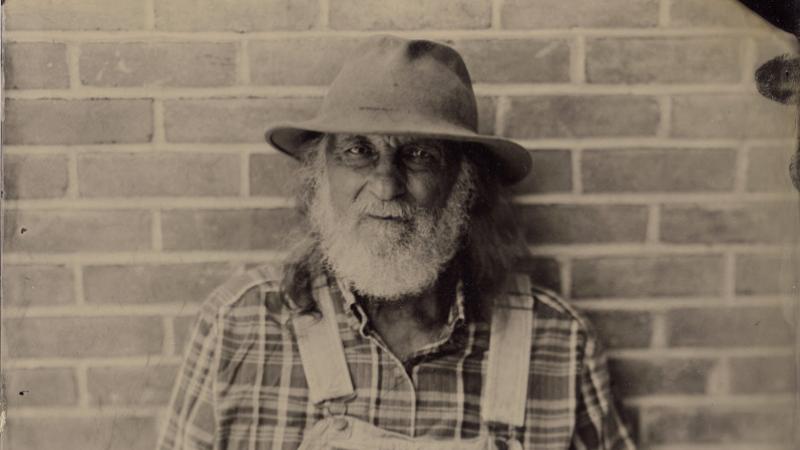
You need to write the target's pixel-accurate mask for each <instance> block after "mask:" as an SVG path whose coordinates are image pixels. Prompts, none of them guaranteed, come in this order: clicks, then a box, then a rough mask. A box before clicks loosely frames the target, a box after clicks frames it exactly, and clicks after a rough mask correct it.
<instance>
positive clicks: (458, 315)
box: [315, 274, 466, 338]
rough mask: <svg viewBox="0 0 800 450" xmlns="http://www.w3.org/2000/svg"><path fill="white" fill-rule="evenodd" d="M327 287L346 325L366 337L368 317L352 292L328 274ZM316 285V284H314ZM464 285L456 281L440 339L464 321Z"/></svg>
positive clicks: (343, 283)
mask: <svg viewBox="0 0 800 450" xmlns="http://www.w3.org/2000/svg"><path fill="white" fill-rule="evenodd" d="M327 276H328V281H327V285H328V288H329V289H330V291H331V296H332V298H333V299H334V300H336V299H339V303H340V304H342V305H343V308H342V310H343V313H344V314H345V317H346V319H347V322H348V324H349V325H350V326H351V328H353V329H354V330H355V331H357V332H358V333H359V334H361V336H363V337H367V335H368V330H369V325H370V324H369V316H368V315H367V313H366V311H364V308H363V307H362V305H361V304H359V302H358V301H357V300H356V297H355V295H354V294H353V290H352V288H351V287H350V286H348V285H347V284H346V283H345V282H344V281H342V280H341V279H339V278H336V277H335V276H333V275H331V274H328V275H327ZM315 284H316V283H315ZM463 286H464V284H463V282H462V281H461V279H459V280H458V284H457V285H456V297H455V301H454V302H453V304H452V305H451V306H450V311H449V313H448V318H447V323H446V324H445V326H444V327H443V329H442V338H445V337H447V338H449V337H450V335H451V334H452V332H453V330H454V329H455V328H456V327H458V326H459V325H461V324H463V323H464V321H465V320H466V315H465V308H464V288H463Z"/></svg>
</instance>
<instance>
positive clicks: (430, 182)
mask: <svg viewBox="0 0 800 450" xmlns="http://www.w3.org/2000/svg"><path fill="white" fill-rule="evenodd" d="M326 147H327V148H326V158H325V162H326V172H327V174H328V181H329V182H330V187H331V203H332V206H333V208H334V210H335V211H337V212H343V211H347V209H348V208H351V207H352V205H353V204H358V203H367V202H368V203H371V204H373V205H376V206H377V205H384V206H386V209H387V211H385V212H381V211H380V210H376V211H370V212H365V213H364V214H363V217H361V219H362V223H364V224H367V225H368V226H370V225H372V226H376V227H378V228H380V227H387V228H397V229H400V228H402V226H403V225H404V224H407V223H408V221H409V219H413V218H408V217H406V218H403V217H402V215H403V214H404V213H403V212H402V209H403V208H405V209H422V210H427V211H430V212H431V213H434V214H436V213H437V212H438V211H439V210H441V209H442V208H444V206H445V203H446V202H447V199H448V198H449V196H450V190H451V188H452V187H453V183H454V182H455V180H456V176H457V175H458V168H459V162H460V161H459V160H460V158H459V155H458V154H456V153H455V152H454V151H452V150H451V149H450V148H448V146H447V145H446V143H444V142H442V141H437V140H432V139H420V138H416V137H412V136H384V135H368V136H359V135H333V136H332V137H331V139H330V140H329V141H328V145H327V146H326ZM393 206H394V209H395V210H396V211H391V210H392V207H393ZM375 209H379V208H375ZM394 212H396V213H397V214H393V213H394ZM406 214H407V212H406ZM404 219H405V220H404Z"/></svg>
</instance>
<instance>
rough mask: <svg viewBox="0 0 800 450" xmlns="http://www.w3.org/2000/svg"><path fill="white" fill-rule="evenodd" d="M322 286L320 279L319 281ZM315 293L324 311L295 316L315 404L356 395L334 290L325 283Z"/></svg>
mask: <svg viewBox="0 0 800 450" xmlns="http://www.w3.org/2000/svg"><path fill="white" fill-rule="evenodd" d="M314 285H315V286H320V283H315V284H314ZM315 291H316V292H315V295H314V297H315V298H316V300H317V304H318V307H319V310H320V312H321V315H312V314H302V315H298V316H295V317H294V318H293V319H292V323H293V324H294V329H295V334H296V336H297V347H298V349H299V351H300V361H301V362H302V363H303V372H304V373H305V375H306V382H307V383H308V390H309V397H310V399H311V401H312V402H313V403H315V404H317V403H320V402H324V401H327V400H332V399H336V398H341V397H348V396H352V395H353V394H354V393H355V391H354V390H353V382H352V380H351V379H350V370H349V369H348V367H347V360H346V359H345V356H344V347H343V346H342V338H341V337H340V336H339V326H338V324H337V321H336V312H335V311H334V307H333V299H331V294H330V290H329V289H328V287H327V284H325V285H324V286H323V287H317V288H315Z"/></svg>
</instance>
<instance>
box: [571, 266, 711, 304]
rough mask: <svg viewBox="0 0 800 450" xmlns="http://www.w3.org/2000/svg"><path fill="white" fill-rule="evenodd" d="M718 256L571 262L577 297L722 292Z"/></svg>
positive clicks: (574, 293)
mask: <svg viewBox="0 0 800 450" xmlns="http://www.w3.org/2000/svg"><path fill="white" fill-rule="evenodd" d="M722 269H723V265H722V258H721V257H719V256H659V257H603V258H580V259H576V260H574V261H573V262H572V295H573V296H574V297H578V298H581V297H654V296H655V297H660V296H687V295H697V296H699V295H702V296H719V295H721V294H722V283H723V282H722V278H723V275H722Z"/></svg>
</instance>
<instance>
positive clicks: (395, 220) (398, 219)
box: [366, 214, 408, 223]
mask: <svg viewBox="0 0 800 450" xmlns="http://www.w3.org/2000/svg"><path fill="white" fill-rule="evenodd" d="M366 217H367V218H368V219H373V220H378V221H381V222H390V223H406V222H408V219H407V218H405V217H401V216H381V215H376V214H367V215H366Z"/></svg>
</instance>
